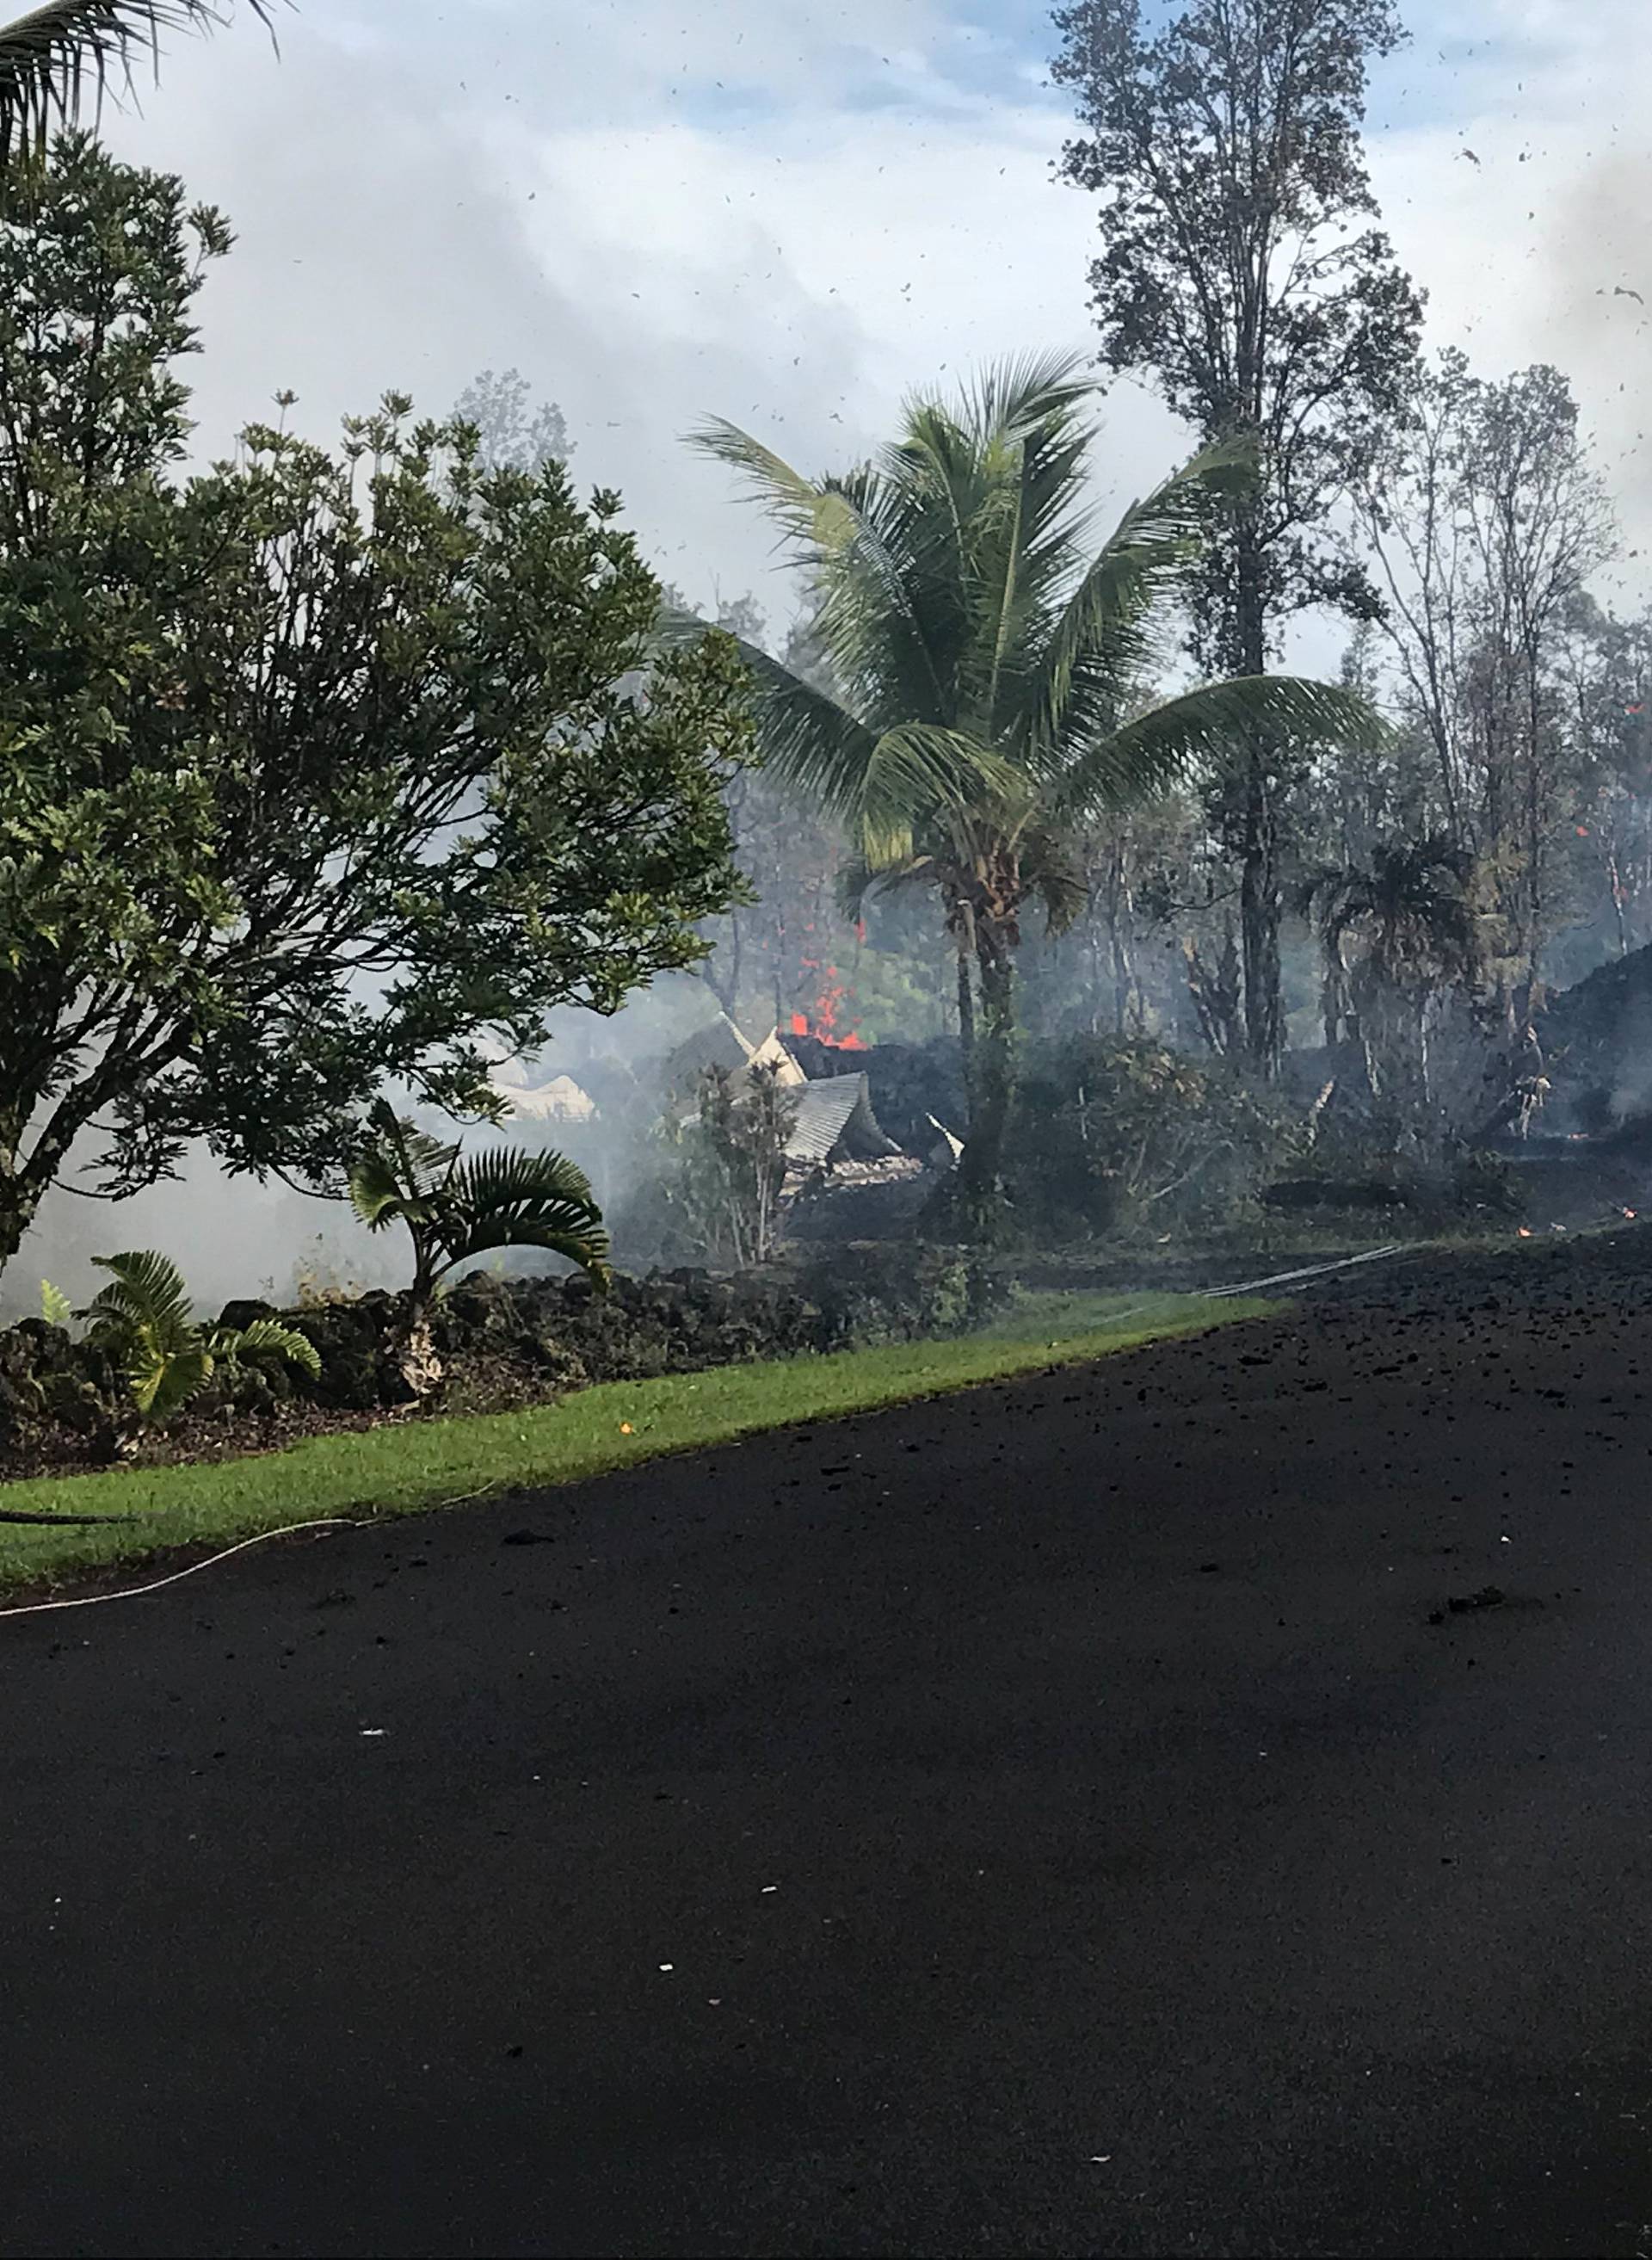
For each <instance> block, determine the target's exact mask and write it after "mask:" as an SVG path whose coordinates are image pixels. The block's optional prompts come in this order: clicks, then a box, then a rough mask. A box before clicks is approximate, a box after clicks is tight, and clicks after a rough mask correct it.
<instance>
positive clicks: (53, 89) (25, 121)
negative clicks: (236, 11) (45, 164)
mask: <svg viewBox="0 0 1652 2260" xmlns="http://www.w3.org/2000/svg"><path fill="white" fill-rule="evenodd" d="M247 4H248V6H249V7H250V8H251V9H252V11H253V13H254V15H255V16H256V17H258V18H260V20H261V22H262V23H264V24H266V25H270V27H271V33H272V36H273V33H274V26H273V24H272V21H271V10H272V6H273V0H247ZM232 5H233V0H44V4H43V5H42V6H40V7H38V8H31V9H30V10H29V11H28V12H27V13H26V14H25V15H22V16H18V17H15V18H13V19H12V21H11V23H9V24H0V163H4V162H5V161H6V160H7V159H8V158H10V157H11V155H12V154H13V152H14V151H16V150H18V148H29V147H33V148H36V149H39V148H40V147H43V146H44V144H45V142H46V136H47V134H48V133H49V132H50V131H51V129H52V127H53V125H72V124H73V123H74V122H75V120H76V119H77V118H79V117H80V115H81V112H82V108H83V107H84V105H85V104H86V102H87V99H88V97H90V100H91V103H92V106H93V108H94V109H96V107H97V104H99V103H101V101H102V99H103V97H104V90H105V89H106V88H107V86H108V84H109V81H110V79H111V76H114V75H118V76H119V77H120V78H121V79H123V80H124V81H125V83H126V84H127V85H128V86H130V84H131V83H132V66H133V64H134V63H135V62H136V61H137V59H138V56H139V53H140V52H141V51H142V50H144V49H145V48H147V50H148V51H149V53H150V54H151V55H152V56H153V57H154V59H155V60H156V61H157V62H158V61H159V60H160V37H161V32H170V31H177V30H182V29H188V30H191V31H208V30H211V28H213V27H214V26H215V25H222V24H225V23H227V22H228V21H229V18H230V12H231V10H232Z"/></svg>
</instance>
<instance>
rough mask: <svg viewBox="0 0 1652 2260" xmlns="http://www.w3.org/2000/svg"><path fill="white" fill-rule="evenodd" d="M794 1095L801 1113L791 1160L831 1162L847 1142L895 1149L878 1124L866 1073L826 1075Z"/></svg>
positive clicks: (788, 1153)
mask: <svg viewBox="0 0 1652 2260" xmlns="http://www.w3.org/2000/svg"><path fill="white" fill-rule="evenodd" d="M792 1096H793V1098H794V1100H795V1103H796V1105H797V1120H796V1122H795V1123H794V1124H793V1126H792V1132H791V1135H790V1138H788V1139H787V1141H786V1159H787V1160H788V1161H789V1162H801V1163H809V1162H829V1161H830V1160H831V1159H832V1156H833V1154H835V1153H836V1152H837V1150H838V1148H839V1147H840V1146H842V1145H843V1144H844V1143H845V1142H846V1141H852V1142H854V1143H856V1144H861V1145H870V1146H871V1147H872V1148H874V1150H879V1149H881V1150H882V1151H883V1152H886V1153H888V1152H892V1151H893V1150H894V1149H893V1148H892V1147H890V1144H889V1141H888V1140H887V1139H886V1138H885V1137H884V1135H883V1132H882V1131H881V1130H880V1129H879V1128H878V1126H877V1117H876V1115H875V1114H874V1113H873V1112H872V1097H871V1092H870V1091H869V1089H868V1087H867V1081H866V1076H865V1075H864V1074H861V1075H832V1076H825V1077H824V1078H823V1079H822V1080H821V1081H820V1082H819V1083H805V1084H804V1085H803V1086H802V1088H801V1089H800V1090H798V1091H795V1092H794V1093H793V1094H792Z"/></svg>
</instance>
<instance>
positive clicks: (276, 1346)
mask: <svg viewBox="0 0 1652 2260" xmlns="http://www.w3.org/2000/svg"><path fill="white" fill-rule="evenodd" d="M92 1261H93V1262H94V1263H96V1264H97V1266H98V1268H99V1269H101V1270H104V1271H109V1272H112V1273H113V1275H114V1277H112V1278H111V1281H110V1284H109V1285H108V1286H107V1287H105V1288H104V1289H103V1290H102V1291H101V1292H100V1293H99V1294H97V1296H95V1297H94V1298H93V1299H92V1301H91V1302H90V1304H89V1305H88V1306H87V1308H86V1309H85V1310H83V1311H82V1312H79V1313H78V1315H79V1316H80V1317H81V1318H82V1319H85V1320H88V1321H89V1325H88V1328H87V1334H88V1339H89V1341H94V1342H96V1343H97V1344H98V1345H99V1347H100V1348H104V1349H106V1350H108V1351H109V1353H110V1355H111V1356H112V1357H113V1358H115V1360H116V1361H117V1362H118V1364H119V1366H120V1368H121V1370H122V1372H123V1374H124V1376H125V1382H126V1386H127V1388H128V1389H129V1390H130V1391H131V1392H132V1403H133V1404H134V1405H136V1407H137V1409H138V1412H139V1418H140V1419H141V1420H146V1421H161V1420H168V1419H169V1418H170V1417H171V1415H172V1414H173V1413H175V1412H182V1409H183V1407H184V1406H185V1405H187V1404H188V1403H189V1402H190V1398H194V1397H198V1396H199V1395H200V1393H201V1391H202V1390H204V1388H205V1387H206V1385H207V1384H208V1383H209V1382H210V1381H211V1379H212V1377H213V1375H214V1373H215V1372H216V1371H217V1370H218V1368H219V1367H221V1366H229V1367H237V1366H259V1365H266V1364H270V1363H277V1362H278V1363H281V1364H283V1365H295V1366H297V1368H298V1370H299V1371H300V1372H301V1373H306V1374H308V1375H309V1377H310V1378H311V1380H312V1381H313V1380H315V1379H317V1378H318V1377H319V1375H320V1372H321V1357H320V1353H319V1352H318V1350H317V1348H316V1346H315V1344H314V1343H313V1342H312V1341H309V1340H308V1339H307V1337H306V1336H304V1334H298V1333H297V1332H296V1331H295V1330H294V1329H293V1328H292V1327H288V1326H283V1325H282V1322H281V1320H279V1319H270V1318H264V1319H254V1320H253V1321H252V1322H251V1324H250V1325H248V1326H245V1327H203V1326H200V1325H198V1324H197V1320H196V1318H195V1314H194V1311H193V1309H192V1307H191V1305H190V1298H189V1294H188V1292H187V1291H186V1290H185V1287H184V1284H183V1274H182V1272H181V1271H180V1270H179V1269H178V1267H177V1265H176V1264H175V1263H174V1262H172V1260H171V1258H170V1257H169V1256H166V1255H157V1254H156V1253H155V1252H154V1249H142V1250H138V1251H135V1252H133V1253H132V1254H129V1255H95V1256H94V1257H93V1258H92Z"/></svg>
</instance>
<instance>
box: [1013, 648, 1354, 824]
mask: <svg viewBox="0 0 1652 2260" xmlns="http://www.w3.org/2000/svg"><path fill="white" fill-rule="evenodd" d="M1262 732H1266V733H1269V734H1270V735H1274V736H1278V737H1290V738H1295V739H1299V740H1308V741H1310V742H1312V743H1313V744H1316V745H1321V746H1324V745H1335V746H1344V747H1348V748H1349V749H1350V750H1352V751H1355V752H1357V751H1369V752H1373V753H1375V752H1377V751H1380V750H1381V749H1382V748H1383V747H1384V746H1386V745H1387V744H1388V743H1389V741H1390V739H1391V730H1390V728H1389V726H1388V724H1387V723H1385V722H1384V720H1383V719H1382V717H1381V716H1380V715H1379V714H1377V712H1375V711H1374V709H1373V708H1372V707H1371V706H1370V705H1369V704H1367V702H1366V701H1365V700H1364V699H1363V698H1362V697H1359V696H1358V694H1357V693H1356V692H1354V691H1351V690H1341V689H1340V688H1339V687H1338V686H1337V685H1335V684H1334V683H1314V682H1310V681H1307V680H1305V679H1304V678H1303V677H1300V676H1289V675H1257V676H1234V677H1232V678H1231V679H1230V680H1228V681H1227V682H1225V683H1205V684H1204V685H1202V686H1201V688H1199V689H1198V690H1189V691H1184V693H1183V694H1182V696H1181V697H1177V698H1167V699H1165V700H1163V701H1162V703H1161V704H1158V705H1155V706H1150V707H1148V710H1147V712H1145V713H1143V714H1138V715H1137V716H1136V717H1135V719H1134V720H1133V721H1129V722H1126V723H1125V724H1123V725H1122V726H1121V727H1119V728H1118V729H1116V730H1114V731H1112V733H1110V734H1109V735H1107V736H1105V737H1103V738H1101V739H1099V740H1097V741H1095V742H1094V743H1092V744H1091V746H1090V747H1088V748H1087V749H1086V750H1085V751H1083V752H1082V753H1080V754H1078V755H1076V756H1075V757H1074V758H1073V759H1072V760H1070V761H1069V762H1068V763H1067V765H1066V767H1065V769H1064V770H1063V773H1062V776H1061V777H1060V779H1059V782H1058V783H1057V786H1056V789H1055V805H1058V806H1059V807H1061V808H1062V809H1063V810H1065V811H1066V812H1069V814H1071V815H1074V816H1077V815H1083V814H1099V813H1101V812H1105V811H1107V810H1110V809H1118V808H1121V807H1124V806H1126V805H1128V804H1129V803H1130V802H1131V801H1133V800H1139V799H1141V798H1143V797H1148V796H1151V795H1152V794H1154V793H1156V792H1161V791H1162V790H1165V789H1166V788H1167V787H1169V786H1170V785H1173V784H1175V783H1178V782H1180V781H1181V780H1182V779H1183V778H1184V777H1185V776H1188V775H1189V774H1191V772H1193V771H1195V770H1198V769H1205V768H1211V767H1213V766H1215V765H1217V764H1218V763H1219V762H1222V761H1224V760H1225V759H1226V758H1228V757H1230V756H1231V755H1232V754H1233V753H1234V749H1235V747H1241V746H1243V745H1244V744H1245V743H1246V742H1247V741H1248V740H1249V739H1250V738H1251V737H1253V736H1255V735H1256V734H1257V733H1262Z"/></svg>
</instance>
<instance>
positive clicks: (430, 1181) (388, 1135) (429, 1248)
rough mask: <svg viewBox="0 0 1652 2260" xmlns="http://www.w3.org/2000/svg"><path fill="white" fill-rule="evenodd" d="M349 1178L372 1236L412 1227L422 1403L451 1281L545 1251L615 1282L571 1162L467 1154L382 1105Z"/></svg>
mask: <svg viewBox="0 0 1652 2260" xmlns="http://www.w3.org/2000/svg"><path fill="white" fill-rule="evenodd" d="M371 1123H372V1130H373V1137H372V1141H371V1142H370V1143H369V1144H368V1146H367V1147H366V1148H364V1149H363V1151H362V1152H361V1155H359V1156H358V1157H357V1160H356V1162H355V1166H354V1169H352V1170H351V1172H350V1205H351V1206H352V1207H353V1208H354V1211H355V1212H356V1214H357V1215H358V1216H359V1217H360V1218H361V1221H362V1223H363V1224H365V1225H366V1226H367V1227H368V1230H369V1231H370V1232H382V1231H383V1230H384V1229H385V1227H387V1226H389V1225H392V1224H403V1225H405V1226H406V1227H407V1231H408V1235H409V1237H410V1238H411V1241H412V1243H413V1280H412V1285H411V1290H410V1291H409V1295H408V1311H407V1321H406V1326H405V1328H404V1336H403V1346H402V1374H403V1378H404V1380H405V1381H406V1382H407V1384H408V1385H409V1387H410V1388H411V1389H412V1391H414V1393H415V1394H416V1395H418V1396H424V1395H426V1394H427V1393H428V1391H430V1390H431V1389H433V1387H434V1386H435V1384H436V1383H437V1382H438V1381H439V1380H440V1378H441V1362H440V1359H439V1358H438V1357H437V1355H436V1352H435V1347H434V1344H433V1341H432V1338H431V1316H432V1313H433V1311H434V1308H435V1304H436V1298H437V1296H438V1294H439V1293H440V1289H441V1284H442V1282H443V1280H444V1279H446V1277H447V1274H448V1273H449V1272H450V1271H452V1270H453V1269H454V1268H455V1266H457V1265H458V1264H461V1263H466V1262H469V1261H470V1260H471V1258H472V1257H474V1256H477V1255H486V1254H488V1253H489V1252H490V1250H491V1249H493V1248H543V1249H545V1250H546V1251H547V1253H548V1254H550V1255H561V1256H565V1257H566V1258H567V1259H568V1261H569V1262H570V1263H576V1264H578V1266H579V1267H580V1269H582V1270H583V1271H585V1272H587V1273H588V1274H589V1275H590V1277H591V1278H593V1279H595V1280H596V1281H597V1284H598V1285H599V1286H604V1287H605V1286H606V1285H607V1284H608V1234H606V1232H604V1229H603V1222H602V1212H601V1210H600V1209H599V1208H598V1207H597V1202H596V1198H595V1197H594V1195H593V1194H592V1192H591V1189H590V1179H589V1178H588V1177H587V1176H586V1175H585V1173H584V1171H583V1169H579V1168H578V1167H577V1166H576V1164H575V1163H574V1162H570V1161H569V1158H568V1156H567V1155H565V1154H554V1153H551V1152H549V1151H548V1150H547V1151H542V1152H540V1153H537V1154H529V1153H523V1152H521V1151H519V1150H516V1149H512V1148H504V1149H503V1150H498V1151H494V1152H484V1153H480V1154H473V1155H470V1156H469V1157H468V1159H466V1158H464V1157H462V1156H461V1153H460V1149H459V1148H458V1147H457V1146H454V1145H444V1144H443V1142H442V1141H441V1140H440V1139H439V1138H433V1137H432V1136H431V1135H430V1134H429V1133H428V1132H426V1131H423V1130H420V1129H419V1128H418V1126H416V1125H415V1124H414V1123H412V1122H410V1121H407V1120H405V1119H403V1118H401V1117H399V1116H398V1115H397V1114H396V1113H395V1112H393V1110H392V1109H391V1108H390V1106H389V1105H387V1104H386V1103H385V1102H384V1101H383V1099H381V1100H380V1101H378V1102H377V1104H376V1105H375V1106H374V1109H373V1112H372V1116H371Z"/></svg>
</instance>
